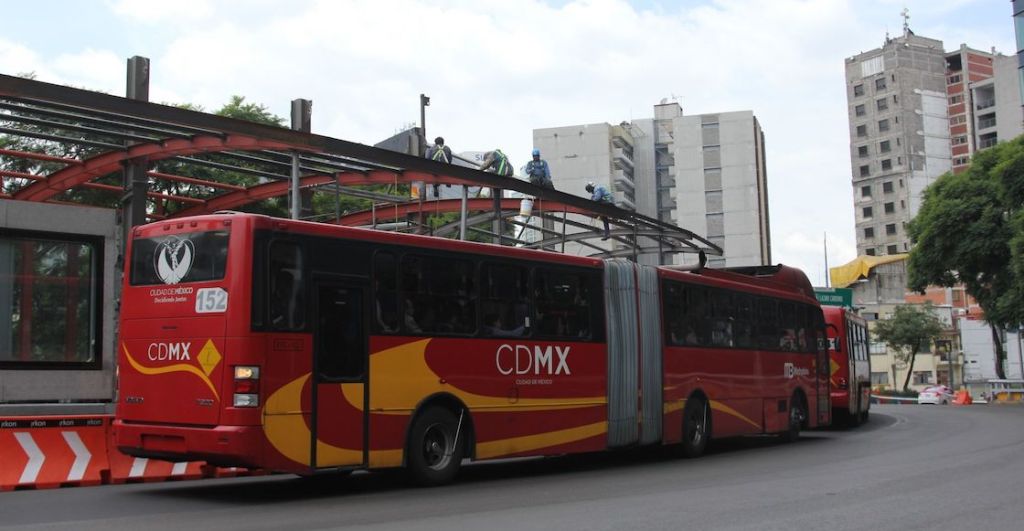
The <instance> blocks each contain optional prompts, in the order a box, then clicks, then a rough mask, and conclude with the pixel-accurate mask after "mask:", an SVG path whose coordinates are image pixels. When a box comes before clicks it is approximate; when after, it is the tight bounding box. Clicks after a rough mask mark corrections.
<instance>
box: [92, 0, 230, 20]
mask: <svg viewBox="0 0 1024 531" xmlns="http://www.w3.org/2000/svg"><path fill="white" fill-rule="evenodd" d="M108 6H109V7H110V9H111V11H113V12H114V13H115V14H117V15H120V16H123V17H126V18H129V19H132V20H137V21H141V22H146V23H156V22H182V21H191V20H196V19H204V18H208V17H209V16H210V15H212V14H213V6H212V5H211V3H210V1H209V0H174V1H173V2H153V1H151V0H114V1H110V2H108Z"/></svg>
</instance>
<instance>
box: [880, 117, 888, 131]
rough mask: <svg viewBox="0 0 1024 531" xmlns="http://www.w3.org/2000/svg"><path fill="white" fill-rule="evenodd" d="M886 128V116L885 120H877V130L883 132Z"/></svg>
mask: <svg viewBox="0 0 1024 531" xmlns="http://www.w3.org/2000/svg"><path fill="white" fill-rule="evenodd" d="M888 130H889V119H888V118H886V119H885V120H879V121H878V131H879V132H885V131H888Z"/></svg>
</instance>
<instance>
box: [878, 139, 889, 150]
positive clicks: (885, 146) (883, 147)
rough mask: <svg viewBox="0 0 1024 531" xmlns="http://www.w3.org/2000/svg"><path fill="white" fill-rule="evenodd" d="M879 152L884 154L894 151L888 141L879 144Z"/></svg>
mask: <svg viewBox="0 0 1024 531" xmlns="http://www.w3.org/2000/svg"><path fill="white" fill-rule="evenodd" d="M878 150H879V151H880V152H882V153H888V152H890V151H892V146H890V144H889V141H888V140H883V141H881V142H879V143H878Z"/></svg>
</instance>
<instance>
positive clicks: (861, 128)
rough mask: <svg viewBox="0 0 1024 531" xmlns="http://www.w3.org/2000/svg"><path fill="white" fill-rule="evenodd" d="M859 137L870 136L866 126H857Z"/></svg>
mask: <svg viewBox="0 0 1024 531" xmlns="http://www.w3.org/2000/svg"><path fill="white" fill-rule="evenodd" d="M857 136H868V126H866V125H858V126H857Z"/></svg>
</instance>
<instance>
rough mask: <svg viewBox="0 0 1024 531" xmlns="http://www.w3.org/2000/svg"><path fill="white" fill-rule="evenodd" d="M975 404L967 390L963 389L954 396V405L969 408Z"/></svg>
mask: <svg viewBox="0 0 1024 531" xmlns="http://www.w3.org/2000/svg"><path fill="white" fill-rule="evenodd" d="M973 403H974V400H972V399H971V393H969V392H968V391H967V389H963V388H961V389H960V390H959V391H957V392H956V393H955V394H954V395H953V405H956V406H969V405H971V404H973Z"/></svg>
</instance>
